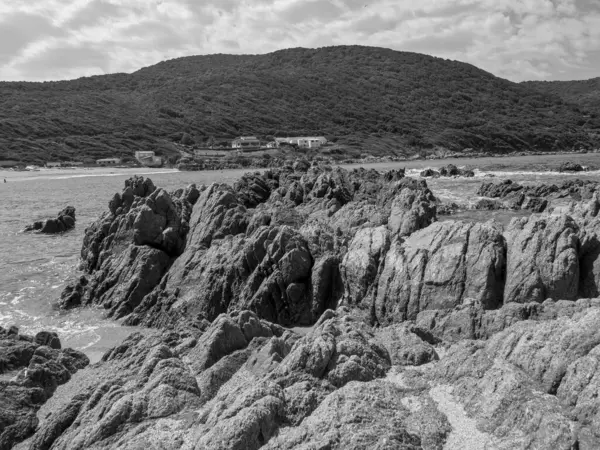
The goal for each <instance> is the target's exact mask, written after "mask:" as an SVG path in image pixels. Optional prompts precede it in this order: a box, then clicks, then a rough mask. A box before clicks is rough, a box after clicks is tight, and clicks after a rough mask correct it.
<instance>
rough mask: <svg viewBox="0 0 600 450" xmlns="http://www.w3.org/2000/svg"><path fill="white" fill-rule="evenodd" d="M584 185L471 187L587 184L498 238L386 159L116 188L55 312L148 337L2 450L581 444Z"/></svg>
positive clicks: (553, 191) (598, 313)
mask: <svg viewBox="0 0 600 450" xmlns="http://www.w3.org/2000/svg"><path fill="white" fill-rule="evenodd" d="M592 186H593V185H592V184H585V183H577V182H575V183H573V184H571V185H570V186H568V187H566V186H565V188H564V189H563V187H558V186H557V187H556V188H554V187H548V186H538V187H534V188H525V187H523V186H519V185H513V183H505V184H500V185H498V184H495V185H491V186H486V187H485V189H484V188H483V187H482V189H484V190H485V192H486V193H488V194H494V195H490V198H494V199H498V200H496V201H500V202H503V201H504V200H505V198H512V197H511V196H514V197H515V198H516V197H517V196H521V195H522V196H524V197H530V198H537V199H541V200H547V198H548V196H560V195H563V194H564V195H567V196H569V197H572V196H571V194H572V193H573V192H575V191H577V193H579V194H582V196H585V195H587V193H588V192H589V193H590V201H589V202H588V203H583V202H579V203H577V204H574V205H572V207H571V208H570V209H569V210H568V211H566V213H563V214H557V215H548V214H532V215H530V216H528V217H525V218H521V219H513V220H512V221H511V223H510V224H509V225H508V226H506V227H505V228H503V227H502V226H501V225H499V224H497V223H494V222H491V221H490V222H487V223H473V222H469V221H452V220H448V221H443V222H438V220H437V216H438V209H437V206H438V203H439V202H438V200H437V199H436V198H435V196H434V193H432V192H431V191H430V190H429V188H428V186H427V183H426V182H425V181H424V180H416V179H411V178H408V177H405V176H404V173H403V172H402V171H393V172H387V173H384V174H382V173H379V172H377V171H374V170H365V169H355V170H345V169H341V168H332V167H330V166H325V165H321V166H319V165H309V164H305V163H303V162H299V163H298V164H295V165H289V166H287V165H286V166H284V167H281V168H279V169H277V170H271V171H267V172H264V173H249V174H246V175H244V176H243V177H242V178H241V179H240V180H238V182H236V183H235V184H234V185H233V186H229V185H224V184H218V183H215V184H212V185H210V186H200V187H196V186H190V187H188V188H186V189H181V190H178V191H175V192H172V193H168V192H166V191H164V190H162V189H159V188H157V187H156V186H154V184H153V183H152V182H151V181H150V180H149V179H147V178H141V177H140V178H133V179H131V180H128V181H127V182H126V185H125V188H124V190H123V192H122V193H120V194H118V195H115V197H114V198H113V199H112V200H111V202H110V204H109V210H108V212H107V213H105V214H104V215H103V216H102V217H101V218H99V219H98V221H96V222H95V223H94V224H93V225H92V226H90V227H89V228H88V230H86V236H85V238H84V244H83V247H82V268H83V269H84V272H85V274H84V275H83V276H82V277H81V278H80V279H79V280H77V281H76V282H75V283H74V284H71V285H70V286H68V287H67V288H66V289H65V290H64V292H63V296H62V300H61V302H62V306H63V307H74V306H78V305H87V304H97V305H102V306H103V307H104V308H106V309H107V312H108V314H109V315H110V316H111V317H114V318H121V319H122V320H123V323H125V324H130V325H140V326H145V327H151V328H154V330H151V331H148V332H147V333H145V334H144V335H142V334H141V333H136V334H133V335H131V336H130V337H129V338H127V339H126V340H125V341H124V342H122V343H121V344H120V345H118V346H116V347H115V348H113V349H111V350H110V351H108V352H107V353H106V354H105V355H104V356H103V358H102V360H101V362H100V363H98V364H95V365H93V366H91V367H87V368H85V369H83V370H79V371H78V372H77V373H74V374H72V375H71V381H69V382H67V383H66V384H64V385H62V386H58V387H57V388H55V389H56V394H55V395H54V396H53V397H51V398H50V399H49V400H48V401H47V402H46V403H45V404H44V405H43V406H41V407H40V412H39V414H38V415H37V419H36V420H39V425H32V426H31V427H30V428H29V430H30V431H29V432H28V434H29V433H31V432H33V431H35V433H34V434H33V436H32V437H30V438H28V440H27V441H25V442H22V444H21V445H20V446H17V447H16V449H17V450H20V449H25V448H48V449H55V450H59V449H62V450H75V449H81V448H88V447H90V448H91V447H93V448H97V449H110V448H115V447H119V448H123V449H130V450H134V449H138V448H141V447H145V448H154V447H160V448H165V449H173V450H174V449H201V448H202V449H220V448H232V449H250V450H253V449H259V448H265V449H276V448H286V449H288V448H289V449H298V450H300V449H302V448H308V447H311V448H312V447H317V446H319V447H327V448H331V449H359V448H400V447H401V448H407V449H413V448H414V449H419V448H426V449H441V448H443V447H444V445H445V444H447V443H448V442H454V441H453V440H454V439H457V436H465V435H466V434H469V433H470V435H472V436H475V437H476V439H475V438H474V439H473V441H476V440H479V441H481V442H488V443H490V445H497V446H498V447H501V448H523V449H525V448H533V447H535V448H557V449H565V450H567V449H572V448H580V449H593V448H598V447H599V446H600V433H598V431H597V430H598V429H599V428H598V424H600V413H599V411H600V400H598V398H599V397H598V393H599V392H600V377H599V376H597V374H596V372H597V370H596V369H597V367H600V357H599V355H600V333H599V331H598V330H600V299H598V298H587V297H585V296H586V295H589V296H594V297H595V296H597V295H598V288H597V286H598V285H599V284H598V283H600V243H599V242H600V238H599V237H598V232H597V230H598V220H600V218H599V217H600V216H599V212H600V200H599V197H598V194H596V193H594V188H593V187H592ZM571 188H573V190H571ZM572 198H574V197H572ZM526 201H529V202H532V201H533V200H527V199H526V198H525V199H523V200H522V201H521V202H520V203H519V207H522V205H523V204H524V203H525V202H526ZM536 208H537V209H541V207H539V206H532V207H531V208H530V209H536ZM549 297H551V298H549ZM552 299H555V300H552ZM12 333H13V334H14V330H13V332H12ZM32 341H33V339H32ZM35 341H37V344H35V345H43V347H39V348H48V350H45V351H46V352H49V351H51V352H63V351H62V350H58V349H56V348H54V349H52V347H57V346H58V345H59V343H58V342H57V339H55V336H54V335H52V334H47V333H46V334H40V335H39V336H37V337H36V339H35ZM28 342H29V341H28ZM27 345H29V344H27ZM32 345H34V344H32ZM18 354H19V353H15V355H18ZM53 354H54V353H53ZM19 358H20V357H18V356H15V357H12V359H10V361H13V362H11V363H10V364H13V365H14V364H15V363H14V361H20V359H19ZM25 359H26V358H25ZM6 360H7V361H8V360H9V359H8V358H6ZM455 411H457V413H456V414H455V413H454V412H455ZM457 427H465V428H464V429H458V428H457ZM461 433H462V434H461ZM26 437H27V436H26V435H23V436H20V437H19V439H23V438H26Z"/></svg>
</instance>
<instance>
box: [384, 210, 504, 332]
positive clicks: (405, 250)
mask: <svg viewBox="0 0 600 450" xmlns="http://www.w3.org/2000/svg"><path fill="white" fill-rule="evenodd" d="M504 265H505V243H504V238H503V237H502V234H501V232H500V230H499V229H497V228H496V227H495V226H494V225H493V224H492V223H485V224H481V223H477V224H475V223H471V222H464V221H446V222H437V223H434V224H432V225H430V226H429V227H427V228H425V229H423V230H420V231H417V232H415V233H413V234H412V235H411V236H409V237H408V238H407V239H406V240H404V241H402V240H398V241H394V242H393V243H392V244H391V246H390V248H389V250H388V251H387V253H386V254H385V257H384V258H383V260H382V265H381V267H382V268H381V272H380V274H379V277H378V280H377V285H376V286H375V287H374V296H373V301H374V304H373V309H372V311H373V314H374V320H376V321H378V322H380V323H389V322H392V321H403V320H406V319H415V318H416V317H417V314H418V313H419V312H421V311H424V310H428V309H444V308H453V307H454V306H457V305H460V304H462V303H463V302H464V301H465V300H467V299H470V300H471V299H474V300H477V301H480V302H481V303H482V304H483V305H485V307H486V309H492V308H496V307H498V306H499V305H500V304H501V303H502V291H503V286H504V267H505V266H504Z"/></svg>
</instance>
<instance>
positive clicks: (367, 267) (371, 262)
mask: <svg viewBox="0 0 600 450" xmlns="http://www.w3.org/2000/svg"><path fill="white" fill-rule="evenodd" d="M389 246H390V237H389V232H388V230H387V229H386V228H385V227H383V226H381V227H377V228H363V229H362V230H359V231H358V232H357V233H356V235H355V236H354V239H352V242H351V243H350V246H349V247H348V252H347V253H346V255H345V256H344V258H343V259H342V262H341V264H340V274H341V276H342V283H343V286H344V300H343V301H344V303H346V304H353V305H356V304H360V303H361V302H362V301H363V299H364V298H365V296H366V295H367V292H368V290H369V288H370V287H371V285H372V284H373V282H374V281H375V277H376V276H377V272H378V270H379V264H380V262H381V261H382V260H383V258H384V255H385V254H386V252H387V250H388V248H389Z"/></svg>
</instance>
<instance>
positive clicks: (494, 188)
mask: <svg viewBox="0 0 600 450" xmlns="http://www.w3.org/2000/svg"><path fill="white" fill-rule="evenodd" d="M522 190H523V186H521V185H520V184H518V183H514V182H512V181H511V180H504V181H503V182H501V183H493V182H492V183H482V184H481V186H479V189H478V190H477V195H480V196H482V197H490V198H504V197H507V196H508V195H509V194H512V193H514V192H518V191H522Z"/></svg>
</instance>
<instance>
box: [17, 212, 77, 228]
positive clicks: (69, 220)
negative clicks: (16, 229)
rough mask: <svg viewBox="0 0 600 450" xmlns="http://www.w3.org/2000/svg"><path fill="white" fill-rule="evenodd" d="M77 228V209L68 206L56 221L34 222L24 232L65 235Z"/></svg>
mask: <svg viewBox="0 0 600 450" xmlns="http://www.w3.org/2000/svg"><path fill="white" fill-rule="evenodd" d="M74 227H75V208H73V207H72V206H67V207H66V208H65V209H63V210H62V211H61V212H59V213H58V215H57V216H56V218H55V219H46V220H42V221H38V222H34V223H33V224H31V225H28V226H26V227H25V230H24V231H38V232H40V233H45V234H56V233H64V232H65V231H69V230H70V229H72V228H74Z"/></svg>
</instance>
